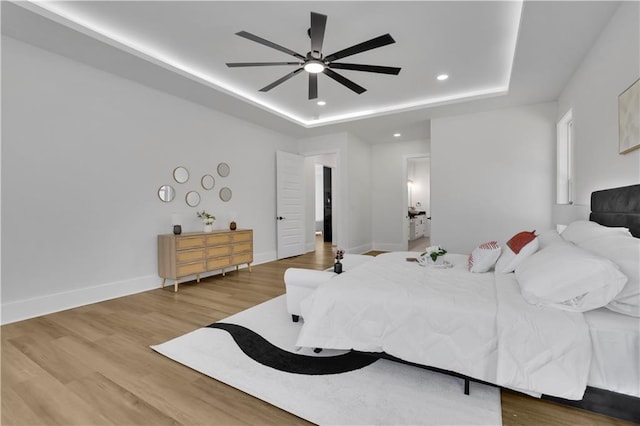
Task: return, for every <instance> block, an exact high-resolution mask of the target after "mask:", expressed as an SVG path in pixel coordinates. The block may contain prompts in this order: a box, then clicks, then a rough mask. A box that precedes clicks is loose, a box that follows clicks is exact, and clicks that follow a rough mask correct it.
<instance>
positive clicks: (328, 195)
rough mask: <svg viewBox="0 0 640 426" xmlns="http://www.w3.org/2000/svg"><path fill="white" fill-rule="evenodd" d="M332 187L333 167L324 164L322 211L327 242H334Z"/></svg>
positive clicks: (324, 235) (324, 236) (324, 234)
mask: <svg viewBox="0 0 640 426" xmlns="http://www.w3.org/2000/svg"><path fill="white" fill-rule="evenodd" d="M332 199H333V195H332V189H331V168H330V167H327V166H322V212H323V217H322V220H323V226H322V229H323V231H322V232H323V241H324V242H325V243H331V242H333V220H332V216H333V208H332Z"/></svg>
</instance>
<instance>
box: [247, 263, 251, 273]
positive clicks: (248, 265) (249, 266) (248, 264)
mask: <svg viewBox="0 0 640 426" xmlns="http://www.w3.org/2000/svg"><path fill="white" fill-rule="evenodd" d="M247 267H248V268H249V272H251V264H250V263H247Z"/></svg>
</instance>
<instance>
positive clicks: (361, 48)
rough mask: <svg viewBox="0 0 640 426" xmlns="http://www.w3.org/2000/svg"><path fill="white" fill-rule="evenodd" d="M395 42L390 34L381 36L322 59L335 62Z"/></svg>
mask: <svg viewBox="0 0 640 426" xmlns="http://www.w3.org/2000/svg"><path fill="white" fill-rule="evenodd" d="M395 42H396V41H395V40H394V39H393V37H391V35H390V34H385V35H381V36H379V37H376V38H372V39H371V40H367V41H363V42H362V43H359V44H356V45H355V46H351V47H347V48H346V49H343V50H341V51H339V52H336V53H333V54H331V55H329V56H326V57H325V58H324V59H325V60H326V61H328V62H331V61H335V60H336V59H340V58H345V57H347V56H351V55H355V54H356V53H361V52H366V51H367V50H371V49H377V48H378V47H382V46H386V45H387V44H392V43H395Z"/></svg>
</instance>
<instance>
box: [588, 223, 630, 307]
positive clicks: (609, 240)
mask: <svg viewBox="0 0 640 426" xmlns="http://www.w3.org/2000/svg"><path fill="white" fill-rule="evenodd" d="M579 246H580V247H582V248H584V249H586V250H588V251H590V252H591V253H595V254H599V255H600V256H602V257H605V258H607V259H609V260H611V261H612V262H613V263H615V264H616V265H618V267H619V268H620V270H621V271H622V272H623V273H624V274H625V275H626V276H627V278H628V281H627V284H625V286H624V288H623V289H622V291H621V292H620V293H618V295H617V296H616V297H615V298H614V299H613V300H612V301H611V302H610V303H609V304H608V305H607V306H606V307H607V308H609V309H610V310H612V311H615V312H619V313H621V314H626V315H631V316H634V317H640V238H634V237H629V236H625V235H617V234H616V235H613V234H612V235H605V236H603V237H600V238H592V239H590V240H587V241H584V242H582V243H580V244H579Z"/></svg>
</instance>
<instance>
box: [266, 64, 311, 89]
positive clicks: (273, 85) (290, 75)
mask: <svg viewBox="0 0 640 426" xmlns="http://www.w3.org/2000/svg"><path fill="white" fill-rule="evenodd" d="M303 69H304V68H298V69H297V70H295V71H292V72H290V73H289V74H287V75H285V76H284V77H282V78H279V79H278V80H276V81H274V82H273V83H271V84H269V85H267V86H264V87H263V88H262V89H260V91H261V92H268V91H269V90H271V89H273V88H274V87H276V86H278V85H280V84H282V83H284V82H285V81H287V80H289V79H290V78H291V77H293V76H294V75H296V74H298V73H299V72H300V71H302V70H303Z"/></svg>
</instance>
